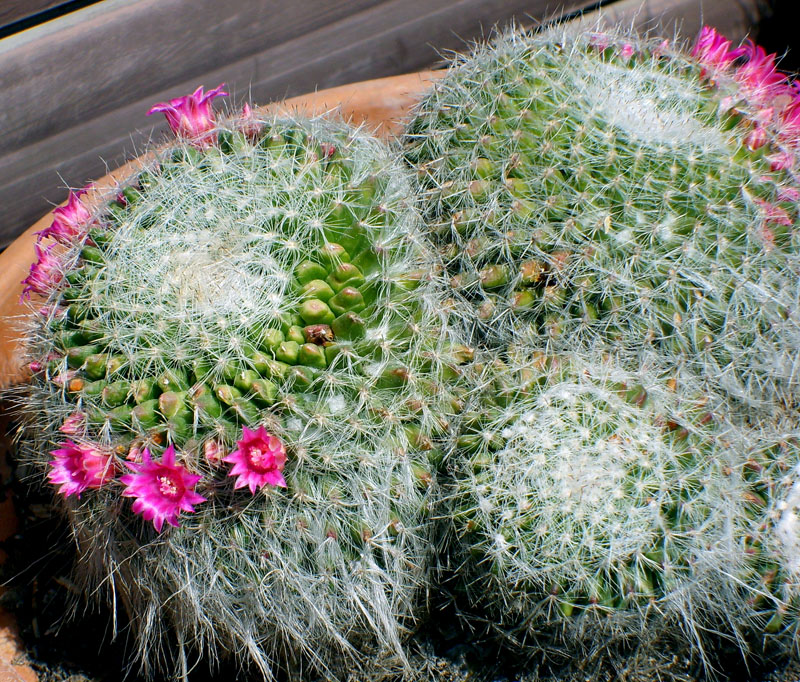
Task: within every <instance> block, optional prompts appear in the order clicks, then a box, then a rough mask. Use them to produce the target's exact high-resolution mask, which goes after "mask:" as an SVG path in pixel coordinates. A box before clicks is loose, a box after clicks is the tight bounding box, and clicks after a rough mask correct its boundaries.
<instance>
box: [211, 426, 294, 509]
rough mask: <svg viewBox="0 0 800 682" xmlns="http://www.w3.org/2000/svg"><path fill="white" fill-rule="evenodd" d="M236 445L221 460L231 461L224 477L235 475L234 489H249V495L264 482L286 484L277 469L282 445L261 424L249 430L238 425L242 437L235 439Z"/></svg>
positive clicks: (283, 455) (280, 467)
mask: <svg viewBox="0 0 800 682" xmlns="http://www.w3.org/2000/svg"><path fill="white" fill-rule="evenodd" d="M236 444H237V445H238V446H239V449H238V450H235V451H234V452H232V453H231V454H230V455H228V456H227V457H225V458H224V459H223V461H224V462H230V463H231V464H233V465H234V466H233V469H231V471H230V473H229V474H228V476H236V484H235V485H234V488H244V487H245V486H247V487H249V488H250V492H251V493H253V495H255V494H256V490H258V489H259V488H263V487H264V486H265V485H273V486H278V487H281V488H285V487H286V480H285V479H284V478H283V475H282V474H281V472H282V471H283V467H284V465H285V464H286V447H285V446H284V444H283V443H282V442H281V440H280V438H278V437H276V436H272V435H270V434H269V433H267V430H266V429H265V428H264V427H263V426H259V427H258V430H256V431H251V430H250V429H248V428H247V427H246V426H245V427H243V428H242V439H241V440H239V441H236Z"/></svg>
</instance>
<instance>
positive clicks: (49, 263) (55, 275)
mask: <svg viewBox="0 0 800 682" xmlns="http://www.w3.org/2000/svg"><path fill="white" fill-rule="evenodd" d="M55 247H56V245H55V244H52V245H51V246H48V247H47V248H46V249H42V248H41V247H40V246H39V244H35V245H34V247H33V248H34V249H35V250H36V262H35V263H33V264H32V265H31V270H30V274H29V275H28V276H27V277H26V278H25V279H23V280H22V284H24V285H25V287H24V288H23V289H22V295H21V296H20V301H23V300H25V299H28V298H30V295H31V292H33V293H36V294H41V295H42V296H48V295H49V294H51V293H52V292H53V290H54V289H56V288H57V287H58V286H59V285H60V284H61V281H62V280H63V278H64V273H63V270H62V264H61V261H60V260H59V259H58V258H57V257H56V256H54V255H53V254H52V251H53V249H54V248H55Z"/></svg>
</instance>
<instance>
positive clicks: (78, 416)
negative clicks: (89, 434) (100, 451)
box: [58, 412, 86, 436]
mask: <svg viewBox="0 0 800 682" xmlns="http://www.w3.org/2000/svg"><path fill="white" fill-rule="evenodd" d="M85 422H86V415H85V414H83V412H73V413H72V414H71V415H69V417H67V418H66V419H65V420H64V423H63V424H62V425H61V426H60V427H59V429H58V430H59V431H61V433H66V434H67V435H68V436H77V435H78V434H79V433H81V432H82V431H83V425H84V423H85Z"/></svg>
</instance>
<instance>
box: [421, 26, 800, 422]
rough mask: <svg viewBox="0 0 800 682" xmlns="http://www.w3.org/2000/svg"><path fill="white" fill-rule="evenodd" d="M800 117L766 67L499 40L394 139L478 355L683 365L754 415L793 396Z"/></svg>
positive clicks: (588, 39)
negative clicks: (620, 356) (623, 351)
mask: <svg viewBox="0 0 800 682" xmlns="http://www.w3.org/2000/svg"><path fill="white" fill-rule="evenodd" d="M798 112H800V97H798V92H797V88H796V87H795V86H794V84H793V83H791V82H790V81H789V79H788V78H787V77H786V76H785V75H784V74H782V73H780V72H779V71H777V70H776V69H775V61H774V55H766V54H764V51H763V50H762V49H761V48H758V47H755V46H752V45H746V46H744V47H741V48H737V49H734V48H733V47H732V46H731V43H730V41H728V40H725V39H724V38H723V37H721V36H719V35H718V34H717V33H716V32H715V31H713V29H709V28H706V29H704V30H703V32H702V34H701V36H700V38H699V39H698V42H697V45H696V46H695V48H694V51H693V52H692V54H691V55H689V54H686V53H684V52H682V51H681V50H680V49H679V47H678V48H676V47H672V46H670V44H669V43H668V42H666V41H662V42H658V41H657V40H656V41H648V40H640V39H637V38H635V37H631V36H626V35H615V34H613V33H610V34H607V35H606V34H603V35H599V34H591V33H583V34H577V35H575V34H571V33H569V30H566V31H565V30H564V29H558V30H556V31H551V32H545V33H539V34H526V33H524V32H509V33H507V34H506V35H504V36H501V37H500V39H499V40H498V41H497V42H496V43H495V44H492V45H489V46H486V47H482V48H480V49H478V50H477V51H476V52H475V53H474V54H472V55H471V56H469V57H466V58H464V59H463V60H462V61H461V62H460V63H457V64H456V65H455V66H454V67H453V68H452V69H451V72H450V73H449V75H448V76H446V77H445V78H444V79H442V80H441V81H440V82H438V83H437V84H436V85H435V87H434V90H433V92H432V93H431V94H430V95H429V96H428V97H427V98H426V99H425V100H424V101H423V102H422V104H421V105H420V106H419V107H418V110H417V112H416V118H415V120H414V121H413V122H412V123H411V124H410V126H409V129H408V131H407V134H406V140H405V142H406V156H407V158H408V159H409V161H410V162H411V163H412V164H413V165H414V166H415V167H416V168H417V171H418V177H419V182H420V188H421V192H422V193H423V195H424V197H425V205H426V208H425V214H426V218H427V220H428V221H429V222H430V223H431V225H432V229H433V231H434V234H435V239H436V240H437V243H438V245H439V247H440V250H441V253H442V255H443V257H444V259H445V261H446V262H447V264H448V265H447V268H448V272H449V274H450V275H451V282H452V285H453V286H454V288H455V289H456V290H457V291H458V292H460V297H461V299H462V301H463V305H462V307H461V310H462V311H463V316H464V317H465V318H466V319H467V320H468V322H469V324H470V326H471V328H477V329H478V330H479V332H480V333H479V335H478V336H477V340H479V341H486V342H487V343H490V344H491V345H493V346H494V347H501V346H502V345H503V344H504V343H507V342H508V341H509V340H511V339H514V340H518V338H519V334H521V333H525V334H532V335H533V336H534V338H536V339H538V341H539V342H540V343H544V342H546V343H549V344H550V345H551V347H562V348H563V347H568V346H574V344H575V343H576V342H581V341H583V342H600V343H605V344H607V345H608V346H616V347H621V346H625V347H627V348H638V347H641V346H642V345H653V346H655V347H657V348H660V349H661V350H662V351H663V352H666V353H668V354H672V355H673V356H676V357H678V356H682V357H683V360H684V361H685V362H689V363H691V364H693V365H694V366H695V367H696V368H697V370H698V371H699V372H702V373H703V374H705V375H706V376H707V377H710V378H713V379H714V381H715V382H716V383H717V384H718V386H719V387H720V388H721V389H723V390H725V391H726V392H727V393H728V394H729V395H732V396H734V397H735V398H736V399H738V400H741V401H744V402H745V403H746V404H748V405H751V406H757V407H764V406H765V405H766V404H769V403H772V402H782V403H784V404H789V405H793V404H797V402H798V396H800V390H798V387H800V374H798V365H797V361H796V360H797V356H798V353H800V318H799V317H798V315H799V314H800V312H798V311H800V305H799V303H800V285H799V284H798V282H800V242H799V241H798V239H800V238H799V237H798V229H797V226H798V211H797V198H798V195H799V194H800V188H799V185H798V179H797V175H796V172H797V166H798V164H797V151H798V141H799V138H798V133H799V132H800V126H798V121H800V116H799V115H798Z"/></svg>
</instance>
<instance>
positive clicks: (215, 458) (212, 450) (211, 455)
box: [203, 440, 222, 465]
mask: <svg viewBox="0 0 800 682" xmlns="http://www.w3.org/2000/svg"><path fill="white" fill-rule="evenodd" d="M203 452H204V454H205V456H206V459H207V460H208V461H209V462H210V463H211V464H214V465H217V464H219V463H220V462H221V461H222V448H221V447H220V445H219V443H217V441H215V440H207V441H206V443H205V445H204V446H203Z"/></svg>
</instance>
